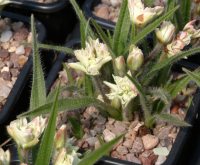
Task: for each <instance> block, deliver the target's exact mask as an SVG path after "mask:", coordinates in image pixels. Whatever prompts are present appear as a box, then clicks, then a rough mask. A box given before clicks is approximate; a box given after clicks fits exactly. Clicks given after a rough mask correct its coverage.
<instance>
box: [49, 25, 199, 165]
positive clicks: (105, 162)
mask: <svg viewBox="0 0 200 165" xmlns="http://www.w3.org/2000/svg"><path fill="white" fill-rule="evenodd" d="M74 34H75V35H76V37H75V38H73V35H72V39H71V40H70V41H68V42H67V43H66V46H68V47H77V46H80V40H79V38H78V36H77V34H78V32H77V29H76V30H75V31H74ZM66 59H67V56H66V55H64V54H60V55H59V58H58V59H57V61H56V62H55V65H54V66H53V67H52V69H51V71H50V76H49V77H48V78H47V84H48V87H49V88H48V89H50V87H51V85H52V84H53V82H54V81H55V79H56V78H57V77H58V72H59V71H60V70H61V68H62V63H63V62H64V61H65V60H66ZM198 66H199V65H196V64H193V63H190V62H188V61H183V62H178V63H177V64H175V65H174V66H173V70H174V71H181V68H182V67H185V68H188V69H191V70H193V69H196V68H197V67H198ZM52 75H53V76H52ZM198 115H200V90H199V89H198V90H197V92H196V94H195V95H194V98H193V103H192V104H191V106H190V108H189V110H188V112H187V114H186V117H185V121H186V122H188V123H189V124H191V125H194V123H195V121H196V119H197V116H198ZM191 130H192V127H184V128H180V131H179V133H178V135H177V138H176V140H175V142H174V144H173V147H172V149H171V151H170V154H169V155H168V157H167V160H166V161H165V163H164V164H163V165H176V164H177V163H178V161H179V160H180V158H181V157H180V155H181V154H183V153H184V150H183V148H184V147H185V146H186V145H187V140H188V138H189V137H190V136H191ZM95 165H138V164H135V163H132V162H128V161H123V160H119V159H115V158H111V157H107V156H105V157H103V158H101V159H100V160H99V161H98V162H97V163H96V164H95Z"/></svg>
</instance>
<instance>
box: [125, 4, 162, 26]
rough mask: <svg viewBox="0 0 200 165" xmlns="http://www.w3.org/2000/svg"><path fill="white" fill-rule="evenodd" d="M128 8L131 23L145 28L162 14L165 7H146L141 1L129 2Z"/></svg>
mask: <svg viewBox="0 0 200 165" xmlns="http://www.w3.org/2000/svg"><path fill="white" fill-rule="evenodd" d="M128 8H129V13H130V19H131V21H132V22H133V23H134V24H136V25H137V26H144V25H146V24H147V23H149V22H150V21H151V20H152V19H154V18H155V17H157V16H159V15H160V14H162V12H163V11H164V7H162V6H156V7H154V8H150V7H146V8H145V7H144V4H143V3H142V1H141V0H129V1H128Z"/></svg>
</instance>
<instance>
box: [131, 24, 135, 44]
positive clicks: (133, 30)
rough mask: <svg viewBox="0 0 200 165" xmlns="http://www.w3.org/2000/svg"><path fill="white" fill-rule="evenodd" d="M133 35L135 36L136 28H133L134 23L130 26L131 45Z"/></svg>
mask: <svg viewBox="0 0 200 165" xmlns="http://www.w3.org/2000/svg"><path fill="white" fill-rule="evenodd" d="M135 35H136V26H135V24H134V23H132V26H131V43H132V41H133V40H134V38H135Z"/></svg>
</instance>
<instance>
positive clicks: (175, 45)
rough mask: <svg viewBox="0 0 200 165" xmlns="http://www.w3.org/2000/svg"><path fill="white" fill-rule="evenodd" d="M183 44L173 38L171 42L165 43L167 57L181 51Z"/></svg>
mask: <svg viewBox="0 0 200 165" xmlns="http://www.w3.org/2000/svg"><path fill="white" fill-rule="evenodd" d="M184 46H185V44H184V43H183V42H182V41H181V40H174V41H173V42H172V43H170V44H168V45H167V55H168V57H171V56H174V55H176V54H178V53H180V52H181V50H182V49H183V48H184Z"/></svg>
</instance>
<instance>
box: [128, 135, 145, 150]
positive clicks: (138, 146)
mask: <svg viewBox="0 0 200 165" xmlns="http://www.w3.org/2000/svg"><path fill="white" fill-rule="evenodd" d="M143 151H144V145H143V143H142V139H141V138H140V137H136V139H135V141H134V142H133V146H132V149H131V150H130V152H131V153H141V152H143Z"/></svg>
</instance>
